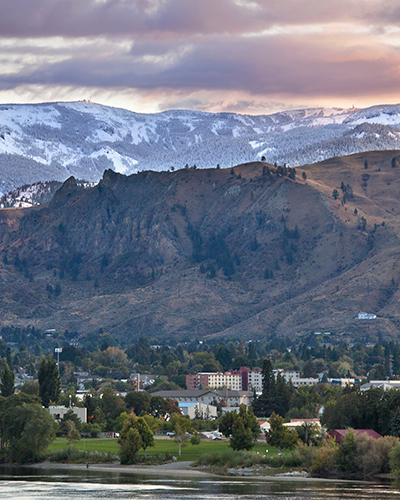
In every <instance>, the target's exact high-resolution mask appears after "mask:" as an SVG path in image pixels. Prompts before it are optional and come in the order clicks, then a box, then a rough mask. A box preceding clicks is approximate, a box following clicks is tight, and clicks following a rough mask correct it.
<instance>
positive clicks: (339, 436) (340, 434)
mask: <svg viewBox="0 0 400 500" xmlns="http://www.w3.org/2000/svg"><path fill="white" fill-rule="evenodd" d="M348 432H349V429H335V430H334V431H332V432H330V433H329V436H331V437H333V439H334V440H335V441H336V442H337V443H341V442H342V441H343V440H344V438H345V436H346V434H347V433H348ZM354 432H355V434H356V436H359V435H360V434H367V436H369V437H372V438H374V439H379V438H381V437H382V436H381V435H380V434H378V433H377V432H376V431H374V430H373V429H354Z"/></svg>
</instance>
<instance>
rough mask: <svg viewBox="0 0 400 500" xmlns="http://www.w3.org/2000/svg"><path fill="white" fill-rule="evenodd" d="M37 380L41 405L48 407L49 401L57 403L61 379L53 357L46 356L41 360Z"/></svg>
mask: <svg viewBox="0 0 400 500" xmlns="http://www.w3.org/2000/svg"><path fill="white" fill-rule="evenodd" d="M38 381H39V396H40V398H41V400H42V405H43V406H44V407H45V408H48V407H49V404H50V402H54V403H57V400H58V397H59V395H60V392H61V381H60V374H59V373H58V368H57V363H56V362H55V361H54V359H52V358H50V357H48V358H47V359H43V360H42V362H41V363H40V368H39V371H38Z"/></svg>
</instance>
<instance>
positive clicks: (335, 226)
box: [0, 152, 400, 341]
mask: <svg viewBox="0 0 400 500" xmlns="http://www.w3.org/2000/svg"><path fill="white" fill-rule="evenodd" d="M377 154H378V153H371V154H370V156H369V159H368V163H369V165H370V166H369V172H370V178H369V179H368V181H367V187H365V185H363V184H365V180H363V177H362V173H363V172H364V161H365V159H364V157H361V156H360V157H349V158H350V159H349V158H348V159H342V160H340V159H337V158H336V159H334V160H332V164H328V163H326V164H321V165H320V166H318V165H316V166H314V165H311V166H307V167H304V168H305V170H306V171H307V180H306V181H305V180H303V179H302V178H301V175H299V172H298V174H297V178H300V180H293V179H289V178H288V177H287V176H285V175H279V174H278V171H277V170H276V169H274V167H272V166H271V165H269V166H268V169H266V168H265V167H266V164H264V163H257V162H255V163H251V164H245V165H241V166H237V167H235V168H234V175H232V173H231V170H230V169H226V170H224V169H210V170H198V169H197V170H195V169H184V170H180V171H176V172H162V173H160V172H141V173H139V174H135V175H132V176H129V177H126V176H124V175H121V174H117V173H115V172H113V171H112V170H107V171H105V172H104V174H103V178H102V180H101V181H100V183H99V184H98V185H97V186H95V187H92V188H89V189H84V188H82V187H80V186H78V185H77V183H76V181H75V179H74V178H73V177H71V178H69V179H68V180H67V181H65V183H64V184H63V185H62V187H61V189H59V191H58V192H57V193H56V195H55V196H54V199H53V200H52V201H51V202H50V203H47V204H45V205H41V206H38V207H34V208H32V209H22V210H17V209H7V210H0V254H1V255H0V292H1V294H0V307H1V308H2V311H4V315H3V320H2V321H3V324H33V325H35V326H38V327H41V328H48V327H49V326H48V325H49V323H51V324H57V327H58V328H64V329H70V330H71V329H74V330H77V331H78V332H86V333H90V332H91V331H95V330H98V328H100V327H102V328H103V329H106V330H107V331H109V332H110V333H112V334H114V335H117V336H119V337H121V338H123V339H125V340H126V341H130V340H132V339H135V338H137V337H138V336H139V335H141V334H145V335H148V336H151V337H157V338H163V337H169V336H172V335H178V336H181V337H182V336H183V337H184V336H189V337H193V336H194V335H195V336H198V337H203V336H209V335H224V336H229V335H243V332H246V335H249V338H256V337H257V336H263V335H265V334H266V333H268V334H270V333H273V332H275V333H276V334H277V335H283V334H284V335H297V334H300V333H306V332H310V331H313V330H316V331H319V330H320V329H322V330H324V331H329V330H330V329H333V328H338V327H339V326H340V325H343V324H346V325H351V328H353V329H357V328H359V326H358V324H357V323H354V321H353V320H354V317H355V316H356V313H357V312H358V310H367V309H368V310H371V311H373V312H375V313H377V312H378V311H379V310H382V311H390V308H391V307H392V305H391V304H392V302H393V299H394V298H395V297H396V296H397V288H396V283H397V274H396V273H397V267H398V264H397V262H398V261H399V259H398V256H399V245H398V239H397V233H398V230H397V217H398V216H397V215H396V214H397V213H399V214H400V206H397V205H396V206H392V205H393V203H394V202H393V199H395V197H388V198H387V199H389V201H386V195H387V194H388V192H387V190H388V189H393V190H395V189H398V186H397V187H396V183H398V181H397V177H396V176H395V172H394V170H395V169H393V168H392V167H391V157H392V156H393V155H392V154H391V153H390V152H386V153H379V154H378V156H376V155H377ZM378 165H379V168H380V171H379V172H378V168H376V167H378ZM386 167H387V168H386ZM375 170H376V172H375ZM389 177H390V179H389ZM342 180H343V181H344V183H345V184H346V185H347V184H349V185H350V184H351V186H352V191H353V193H354V195H353V198H352V199H349V200H347V201H345V202H344V203H343V204H342V201H343V200H341V198H339V199H338V200H336V201H335V200H334V199H333V197H332V190H333V189H334V188H338V189H339V190H340V185H341V182H342ZM389 181H390V183H391V185H390V186H388V182H389ZM379 185H381V189H382V190H383V191H384V192H385V197H384V198H379V189H380V188H379ZM370 189H371V193H372V194H371V196H372V200H371V199H370V198H369V196H370V195H369V192H368V190H370ZM388 203H389V204H391V205H390V210H389V209H388V210H386V208H385V207H386V204H388ZM396 203H397V204H399V202H398V201H397V202H396ZM356 208H358V210H357V215H356V214H355V209H356ZM391 208H393V210H391ZM385 210H386V211H385ZM392 214H393V215H392ZM361 217H362V218H364V219H365V220H366V225H365V227H364V224H363V223H362V219H361ZM378 218H379V224H378ZM384 220H386V225H384V226H382V221H384ZM366 272H368V273H370V274H369V276H375V275H376V279H377V280H378V279H379V280H381V281H380V282H381V283H383V286H380V287H371V289H370V290H369V294H368V296H367V297H366V296H365V295H364V294H363V279H362V278H360V276H363V274H364V273H366ZM371 273H372V274H371ZM393 273H395V274H396V276H394V277H393ZM371 283H372V278H371ZM48 284H51V285H52V287H53V288H55V285H56V284H60V286H61V289H62V292H61V293H60V294H59V295H57V296H55V295H54V294H53V295H52V294H51V293H49V292H48V289H49V288H50V289H51V287H48V286H47V285H48ZM385 287H386V288H385ZM354 311H355V312H354ZM386 325H387V326H386V327H385V328H387V331H388V332H389V333H388V334H390V335H392V336H393V335H397V327H396V324H395V323H394V322H391V321H389V322H386Z"/></svg>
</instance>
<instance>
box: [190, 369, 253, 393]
mask: <svg viewBox="0 0 400 500" xmlns="http://www.w3.org/2000/svg"><path fill="white" fill-rule="evenodd" d="M252 373H253V372H249V371H248V370H247V369H246V368H243V367H242V368H240V370H237V371H230V372H225V373H206V372H204V373H191V374H189V375H186V387H187V389H188V390H194V389H204V388H205V387H210V388H212V389H222V388H223V389H229V390H232V391H248V390H253V384H254V382H253V378H251V375H250V374H252ZM250 379H251V380H252V382H250ZM254 380H255V379H254ZM257 386H258V385H257ZM256 390H257V389H256Z"/></svg>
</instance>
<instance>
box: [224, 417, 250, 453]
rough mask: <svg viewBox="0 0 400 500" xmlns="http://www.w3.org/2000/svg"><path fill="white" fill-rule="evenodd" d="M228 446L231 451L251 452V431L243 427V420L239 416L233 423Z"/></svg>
mask: <svg viewBox="0 0 400 500" xmlns="http://www.w3.org/2000/svg"><path fill="white" fill-rule="evenodd" d="M229 446H230V447H231V448H232V449H233V450H251V448H253V440H252V436H251V430H250V429H249V428H248V427H247V428H246V427H245V424H244V420H243V418H241V417H239V416H238V417H237V418H236V420H235V422H234V423H233V426H232V437H231V439H230V441H229Z"/></svg>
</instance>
